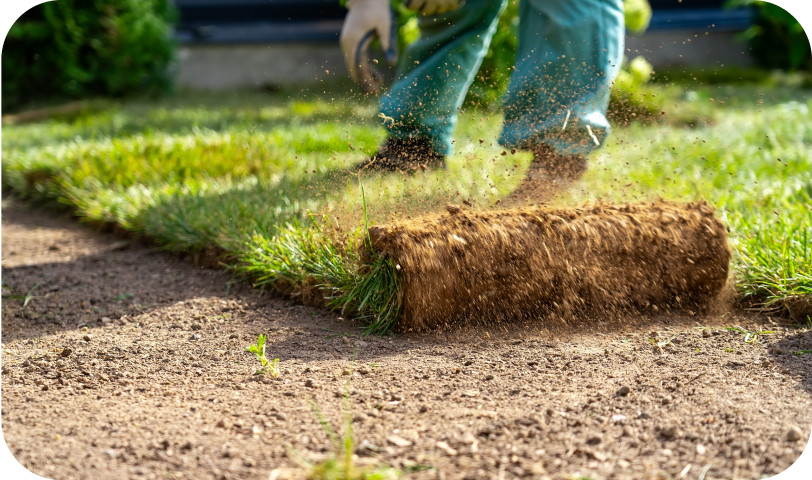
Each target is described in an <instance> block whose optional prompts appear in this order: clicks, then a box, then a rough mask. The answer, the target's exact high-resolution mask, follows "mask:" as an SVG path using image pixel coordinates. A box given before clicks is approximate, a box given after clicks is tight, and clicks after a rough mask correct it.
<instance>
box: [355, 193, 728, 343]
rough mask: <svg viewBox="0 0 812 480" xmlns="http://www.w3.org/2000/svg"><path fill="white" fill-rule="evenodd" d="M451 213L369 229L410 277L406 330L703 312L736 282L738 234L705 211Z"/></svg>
mask: <svg viewBox="0 0 812 480" xmlns="http://www.w3.org/2000/svg"><path fill="white" fill-rule="evenodd" d="M447 209H448V211H449V213H448V214H442V215H432V216H427V217H423V218H419V219H415V220H409V221H402V222H397V223H393V224H390V225H384V226H377V227H371V228H370V229H369V233H370V241H371V244H372V247H373V248H374V250H375V252H377V253H378V254H381V255H384V256H386V257H389V258H391V259H392V260H393V261H394V262H395V263H396V264H397V266H398V267H399V270H400V273H401V275H402V289H403V290H402V295H403V297H402V300H403V311H402V313H401V317H400V321H399V328H400V329H401V330H406V331H407V330H410V329H412V330H421V329H426V328H432V327H436V326H439V325H442V324H445V323H448V322H451V321H453V320H456V319H460V318H471V317H478V318H480V319H482V320H486V321H488V320H491V319H493V320H497V319H509V318H516V317H522V316H525V315H528V314H531V313H538V312H539V310H544V309H550V308H552V309H558V310H562V311H563V312H564V313H575V312H576V311H577V310H587V309H591V310H593V311H594V310H601V309H609V308H612V309H617V308H621V309H626V308H629V309H639V308H641V307H652V306H656V305H657V304H659V305H661V306H663V305H671V304H673V303H675V302H676V303H678V304H679V303H682V302H686V301H690V302H697V303H700V304H702V303H705V302H708V301H710V300H712V299H713V298H715V297H716V296H717V295H718V294H719V293H720V291H721V290H722V288H723V287H724V285H725V283H726V280H727V275H728V268H729V264H730V257H731V254H730V248H729V246H728V242H727V231H726V228H725V226H724V225H723V224H722V222H721V221H720V220H719V219H718V218H716V216H715V215H714V210H713V208H712V207H711V206H710V205H708V204H707V203H705V202H700V203H689V204H677V203H671V202H665V201H657V202H654V203H645V204H643V203H641V204H630V205H621V206H613V205H603V204H596V205H591V206H584V207H582V208H550V207H536V208H524V209H514V210H501V211H487V212H472V211H464V210H461V209H460V208H459V207H456V206H449V207H447Z"/></svg>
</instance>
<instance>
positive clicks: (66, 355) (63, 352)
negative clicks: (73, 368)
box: [59, 348, 73, 357]
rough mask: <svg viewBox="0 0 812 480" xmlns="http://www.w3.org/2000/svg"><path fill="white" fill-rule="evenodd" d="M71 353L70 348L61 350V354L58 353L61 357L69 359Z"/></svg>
mask: <svg viewBox="0 0 812 480" xmlns="http://www.w3.org/2000/svg"><path fill="white" fill-rule="evenodd" d="M71 353H73V350H71V349H70V348H64V349H62V353H60V354H59V355H61V356H63V357H70V354H71Z"/></svg>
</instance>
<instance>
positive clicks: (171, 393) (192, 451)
mask: <svg viewBox="0 0 812 480" xmlns="http://www.w3.org/2000/svg"><path fill="white" fill-rule="evenodd" d="M2 213H3V225H2V226H3V229H2V254H3V259H2V265H3V276H2V280H3V285H4V289H7V291H5V292H4V298H3V305H2V308H3V317H2V383H1V384H0V387H1V388H2V427H3V434H4V436H5V440H6V442H7V444H8V446H9V448H10V450H11V452H12V453H13V454H14V455H15V456H16V458H17V459H18V460H19V461H20V463H22V464H23V465H24V466H25V467H26V468H28V469H30V470H31V471H33V472H35V473H37V474H39V475H42V476H44V477H48V478H54V479H60V480H61V479H79V478H83V479H84V478H88V479H95V478H103V479H107V478H148V479H157V478H196V479H198V478H199V479H206V478H215V479H229V478H246V479H248V478H256V479H260V478H262V479H266V478H268V477H269V474H270V473H271V472H272V471H273V470H274V469H278V468H282V469H295V468H297V467H298V464H297V463H296V462H295V461H294V460H293V459H292V458H291V456H290V454H289V452H290V451H291V450H289V447H293V448H294V449H296V450H297V451H298V452H301V454H302V455H304V456H305V457H308V458H311V459H314V460H317V459H319V458H323V457H324V456H325V455H326V454H327V453H328V452H329V450H328V447H329V443H328V439H327V437H326V435H325V433H324V431H323V429H322V428H321V427H320V425H319V424H318V422H317V419H316V416H315V415H314V413H313V410H312V407H311V405H310V403H309V399H311V398H312V399H313V400H314V401H315V402H316V403H317V404H318V405H319V406H320V407H321V409H322V410H323V411H324V412H325V415H326V416H327V417H328V418H329V419H330V420H331V421H332V422H333V424H334V425H335V426H336V427H338V428H340V426H341V419H342V416H343V413H342V409H341V399H340V398H338V395H340V392H341V391H342V389H343V388H344V385H345V381H346V380H347V379H348V378H349V379H350V382H351V392H352V394H351V395H350V397H349V398H350V407H351V415H352V416H353V421H354V426H355V440H356V453H357V454H358V456H359V460H358V461H359V463H369V462H374V461H376V459H380V461H382V462H385V463H388V464H390V465H393V466H396V467H399V468H403V469H406V470H416V471H414V472H413V473H411V474H410V475H411V476H412V477H413V478H432V479H443V480H444V479H461V478H498V479H509V478H517V477H527V478H550V479H565V478H566V479H569V478H573V477H579V476H580V477H588V478H592V479H596V480H598V479H610V478H611V479H647V478H664V479H670V478H685V479H698V478H699V477H700V476H703V475H704V479H705V480H710V479H721V478H725V479H730V478H737V479H751V478H752V479H758V478H761V477H762V476H763V475H772V474H775V473H779V472H781V471H783V470H784V469H786V468H787V467H788V466H789V465H791V464H792V463H793V462H794V461H795V460H796V459H797V458H798V456H799V455H800V453H801V451H802V449H803V448H804V446H805V445H806V443H807V439H808V436H809V432H810V429H811V428H812V408H810V393H811V391H812V355H796V354H792V353H790V352H792V351H798V350H804V349H812V332H810V331H809V330H806V329H803V328H796V327H791V326H786V325H784V324H782V322H781V321H779V320H777V319H770V318H769V317H766V316H754V315H751V314H744V313H742V312H738V311H726V312H723V313H719V314H716V315H710V316H698V315H691V314H690V313H689V312H668V311H661V312H658V313H656V314H653V313H652V314H651V315H648V316H640V317H628V318H620V319H618V318H612V315H611V314H606V316H605V318H603V317H600V316H599V317H598V318H594V319H593V323H591V324H583V323H582V324H581V325H580V326H579V327H578V328H574V329H571V330H570V331H569V332H565V331H562V329H561V328H560V325H559V326H556V327H555V328H552V327H550V326H548V325H547V324H548V323H549V322H548V321H547V320H545V319H544V318H536V319H528V321H526V322H520V324H514V325H484V326H483V325H469V326H459V327H457V328H456V329H455V330H453V331H444V332H431V333H423V334H414V333H412V334H407V335H402V336H397V337H387V338H380V337H374V338H360V337H359V336H358V334H357V332H358V331H359V330H358V327H359V325H358V324H356V323H353V322H350V321H347V320H343V319H341V318H340V317H339V316H338V315H337V314H334V313H328V312H325V311H322V310H318V309H314V308H312V307H304V306H300V305H296V304H295V303H293V302H291V301H289V300H285V299H280V298H275V297H272V296H270V294H268V293H267V292H266V293H263V292H261V291H259V290H256V289H252V288H249V287H248V286H246V285H242V284H239V283H232V284H230V283H229V280H230V278H229V276H228V275H227V274H226V273H224V272H222V271H216V270H209V269H202V268H200V267H196V266H194V265H193V264H192V263H191V262H190V261H188V260H185V259H182V258H176V257H173V256H170V255H168V254H165V253H161V252H158V251H156V250H154V249H150V248H146V247H144V246H141V245H138V244H136V243H133V242H128V241H125V240H122V239H121V238H119V237H113V236H110V235H107V234H99V233H94V232H91V231H90V230H88V229H87V228H86V227H84V226H82V225H80V224H78V223H76V222H75V221H74V220H73V219H71V218H68V217H57V216H54V215H51V214H48V213H44V212H41V211H38V210H36V209H32V208H29V207H27V206H25V205H22V204H20V203H17V202H13V201H11V200H10V199H6V200H5V201H4V204H3V211H2ZM35 286H37V288H36V289H34V287H35ZM29 292H30V295H31V298H30V300H29V302H28V305H26V306H23V303H24V299H23V298H15V297H16V296H25V295H26V294H28V293H29ZM736 325H738V326H741V327H742V328H746V329H749V330H753V331H763V330H774V331H775V332H776V333H774V334H769V335H761V336H759V337H758V338H757V339H756V340H755V341H753V342H752V343H745V341H744V340H745V336H744V335H743V334H741V333H737V332H734V331H730V330H725V329H724V328H723V327H725V326H736ZM696 327H710V329H707V330H701V329H698V328H696ZM259 333H266V334H268V335H269V345H268V355H269V356H270V357H271V358H275V357H278V358H279V359H280V366H281V377H280V378H279V379H272V378H269V377H267V376H257V375H253V373H254V372H255V370H256V369H257V368H258V364H257V363H256V360H255V359H254V358H253V357H252V356H251V355H250V354H249V353H247V352H246V351H245V347H246V346H248V345H249V344H250V343H252V342H253V341H255V340H256V335H257V334H259ZM650 339H651V340H654V341H655V342H660V343H665V342H666V341H668V340H669V339H670V340H671V341H670V343H668V344H667V345H665V346H662V347H658V346H657V345H655V344H653V343H652V342H651V341H649V340H650ZM353 359H354V361H353ZM345 373H349V374H350V375H349V376H347V375H345ZM421 466H431V467H432V468H430V469H422V468H423V467H421ZM299 472H300V471H299ZM280 473H281V474H280ZM276 474H277V475H276V478H278V479H280V480H281V479H282V478H285V477H286V476H287V477H296V476H297V471H296V470H277V472H276Z"/></svg>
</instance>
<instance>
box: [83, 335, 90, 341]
mask: <svg viewBox="0 0 812 480" xmlns="http://www.w3.org/2000/svg"><path fill="white" fill-rule="evenodd" d="M92 339H93V335H85V336H84V337H82V340H84V341H86V342H89V341H91V340H92Z"/></svg>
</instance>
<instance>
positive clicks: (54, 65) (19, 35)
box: [2, 0, 174, 111]
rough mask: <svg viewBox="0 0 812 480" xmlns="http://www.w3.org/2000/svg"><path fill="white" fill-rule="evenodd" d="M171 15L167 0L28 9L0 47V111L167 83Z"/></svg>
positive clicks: (77, 1)
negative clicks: (0, 108) (0, 84)
mask: <svg viewBox="0 0 812 480" xmlns="http://www.w3.org/2000/svg"><path fill="white" fill-rule="evenodd" d="M173 20H174V11H173V9H172V7H171V6H170V5H169V2H168V1H167V0H59V1H56V2H47V3H44V4H42V5H38V6H36V7H34V8H32V9H31V10H29V11H27V12H26V13H25V14H23V16H21V17H20V18H19V19H18V20H17V21H16V22H15V23H14V25H13V26H12V27H11V30H10V31H9V33H8V36H7V37H6V41H5V44H4V46H3V56H2V69H3V111H7V110H13V109H18V108H21V107H22V106H24V105H26V104H30V103H34V102H39V101H44V100H50V99H70V98H80V97H87V96H93V95H104V96H121V95H126V94H129V93H133V92H155V91H162V90H166V89H168V88H170V87H171V83H172V78H171V75H170V72H169V67H170V63H171V61H172V59H173V57H174V44H173V42H172V40H171V38H170V27H171V24H172V22H173Z"/></svg>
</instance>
